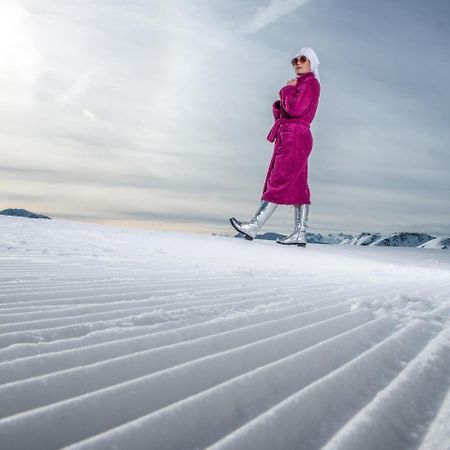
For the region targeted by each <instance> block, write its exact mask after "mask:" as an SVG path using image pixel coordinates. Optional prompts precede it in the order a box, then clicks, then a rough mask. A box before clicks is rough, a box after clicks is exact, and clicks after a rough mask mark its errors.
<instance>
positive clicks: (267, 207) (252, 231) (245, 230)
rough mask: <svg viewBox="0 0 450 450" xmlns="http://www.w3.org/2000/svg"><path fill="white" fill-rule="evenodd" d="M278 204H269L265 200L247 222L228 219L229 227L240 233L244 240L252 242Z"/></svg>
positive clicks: (232, 218)
mask: <svg viewBox="0 0 450 450" xmlns="http://www.w3.org/2000/svg"><path fill="white" fill-rule="evenodd" d="M277 206H278V203H271V202H268V201H266V200H263V201H261V205H260V207H259V208H258V210H257V211H256V213H255V215H254V216H253V217H252V218H251V219H250V220H249V221H248V222H240V221H239V220H237V219H235V218H234V217H231V218H230V222H231V225H233V227H234V229H235V230H236V231H239V233H242V234H243V235H244V237H245V239H248V240H249V241H252V240H253V238H255V237H256V234H257V233H258V230H259V229H260V228H261V227H262V226H263V225H264V223H265V221H266V220H267V219H268V218H269V217H270V216H271V215H272V213H273V212H274V211H275V209H276V208H277Z"/></svg>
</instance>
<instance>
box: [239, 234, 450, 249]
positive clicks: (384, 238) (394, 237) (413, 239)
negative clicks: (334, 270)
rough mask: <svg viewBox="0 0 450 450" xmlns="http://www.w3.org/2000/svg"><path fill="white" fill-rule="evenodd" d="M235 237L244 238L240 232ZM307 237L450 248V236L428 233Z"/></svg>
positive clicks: (329, 241) (309, 236)
mask: <svg viewBox="0 0 450 450" xmlns="http://www.w3.org/2000/svg"><path fill="white" fill-rule="evenodd" d="M235 237H237V238H243V237H244V236H243V235H242V234H240V233H238V234H236V235H235ZM279 237H281V238H283V237H284V235H282V234H279V233H262V234H259V235H258V236H257V237H256V239H264V240H273V241H274V240H276V239H277V238H279ZM306 237H307V240H308V242H309V243H311V244H330V245H366V246H371V247H372V246H373V247H420V248H435V249H450V238H448V237H439V238H436V237H435V236H432V235H430V234H427V233H413V232H404V231H403V232H398V233H392V234H381V233H377V232H375V233H370V232H368V231H364V232H362V233H360V234H358V235H357V236H356V237H354V236H353V235H351V234H346V233H328V234H327V235H323V234H321V233H306Z"/></svg>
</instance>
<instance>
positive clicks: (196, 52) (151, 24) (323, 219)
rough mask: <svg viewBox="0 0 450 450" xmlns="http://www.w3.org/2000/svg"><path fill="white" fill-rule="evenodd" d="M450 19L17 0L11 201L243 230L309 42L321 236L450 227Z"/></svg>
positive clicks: (6, 109) (449, 230)
mask: <svg viewBox="0 0 450 450" xmlns="http://www.w3.org/2000/svg"><path fill="white" fill-rule="evenodd" d="M449 19H450V3H449V2H448V1H444V0H431V1H429V2H423V1H416V0H396V1H395V2H392V1H390V0H380V1H377V2H373V1H370V0H306V1H305V0H261V1H253V0H249V1H246V2H241V1H239V0H228V1H227V2H223V1H219V0H191V1H185V0H160V1H156V0H128V1H127V2H123V1H119V0H98V1H96V2H92V1H91V0H77V1H73V0H58V1H57V2H55V1H54V0H39V2H37V1H35V0H14V1H13V0H1V3H0V98H1V99H2V100H1V102H0V210H2V209H6V208H25V209H28V210H30V211H33V212H38V213H42V214H46V215H49V216H50V217H52V218H60V219H68V220H75V221H83V222H95V223H108V224H112V225H120V226H139V227H147V228H157V229H167V230H180V231H183V230H185V231H193V232H199V233H220V234H228V235H233V234H235V232H234V230H233V229H232V228H231V226H230V224H229V221H228V218H229V217H232V216H234V217H237V218H238V219H239V220H249V219H250V218H251V216H252V215H253V213H254V212H255V211H256V209H257V208H258V206H259V204H260V198H261V194H262V187H263V183H264V178H265V175H266V172H267V169H268V166H269V162H270V158H271V155H272V151H273V144H271V143H269V142H268V141H267V140H266V136H267V133H268V132H269V130H270V128H271V126H272V124H273V115H272V103H273V102H274V101H275V100H277V99H278V92H279V90H280V89H281V87H283V86H284V85H285V84H286V82H287V80H289V79H291V78H294V77H295V74H294V72H293V69H292V66H291V64H290V60H291V59H292V57H293V56H294V55H295V53H296V52H297V50H299V49H300V48H301V47H305V46H307V47H312V48H313V49H314V50H315V51H316V53H317V55H318V56H319V59H320V66H319V67H320V80H321V96H320V103H319V107H318V110H317V113H316V117H315V119H314V121H313V123H312V126H311V131H312V134H313V139H314V144H313V150H312V153H311V155H310V157H309V163H308V178H309V186H310V190H311V206H310V210H309V228H308V231H311V232H333V231H334V232H336V231H342V232H351V233H359V232H361V231H372V232H375V231H378V232H384V233H391V232H396V231H423V232H429V233H434V234H435V235H448V234H450V200H449V197H450V196H449V192H450V177H449V171H450V147H449V142H450V129H449V123H450V83H449V77H448V73H449V71H450V58H448V47H449V45H450V28H449V27H448V22H449ZM293 220H294V209H293V208H292V207H289V206H288V205H281V206H279V207H278V209H277V210H276V211H275V213H274V214H273V216H272V217H271V218H270V219H269V221H268V222H267V223H266V224H265V226H264V227H263V229H261V232H264V231H273V232H279V233H287V232H290V231H291V230H292V227H293Z"/></svg>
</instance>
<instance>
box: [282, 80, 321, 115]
mask: <svg viewBox="0 0 450 450" xmlns="http://www.w3.org/2000/svg"><path fill="white" fill-rule="evenodd" d="M313 100H314V89H313V86H312V84H311V83H310V82H306V83H302V84H301V85H300V86H299V88H298V89H297V87H296V86H294V85H291V84H288V85H286V86H284V87H282V88H281V90H280V103H281V106H282V107H283V109H284V110H285V111H286V112H287V113H288V114H289V115H290V116H293V117H301V116H302V115H303V114H304V113H305V111H306V110H307V109H308V108H309V106H310V105H311V103H312V101H313Z"/></svg>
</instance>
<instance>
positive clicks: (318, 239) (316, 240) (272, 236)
mask: <svg viewBox="0 0 450 450" xmlns="http://www.w3.org/2000/svg"><path fill="white" fill-rule="evenodd" d="M234 237H237V238H243V237H244V235H243V234H241V233H237V234H236V235H235V236H234ZM284 237H285V235H284V234H280V233H272V232H267V233H261V234H258V235H257V236H256V238H255V239H263V240H266V241H275V240H276V239H277V238H284ZM306 238H307V239H308V242H311V243H313V244H340V243H342V242H344V241H346V240H349V239H352V238H353V236H352V235H351V234H344V233H335V234H331V233H329V234H327V235H325V236H324V235H322V234H321V233H308V232H307V233H306Z"/></svg>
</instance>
